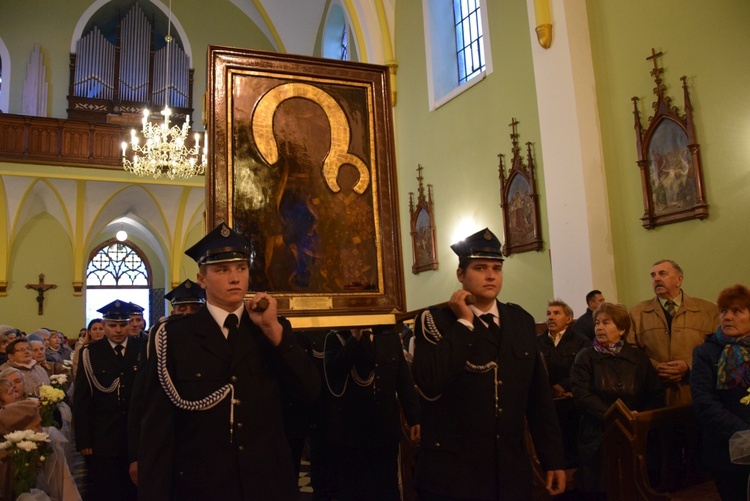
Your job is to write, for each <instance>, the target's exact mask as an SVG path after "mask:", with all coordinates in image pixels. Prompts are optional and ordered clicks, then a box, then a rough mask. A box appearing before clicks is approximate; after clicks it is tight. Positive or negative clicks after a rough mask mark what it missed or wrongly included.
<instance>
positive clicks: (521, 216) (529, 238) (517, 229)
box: [498, 118, 542, 256]
mask: <svg viewBox="0 0 750 501" xmlns="http://www.w3.org/2000/svg"><path fill="white" fill-rule="evenodd" d="M518 124H519V122H518V121H517V120H516V119H515V118H513V120H512V121H511V123H510V127H511V130H512V132H511V134H510V139H511V143H512V144H513V148H512V151H513V158H512V159H511V162H510V167H509V168H508V169H507V170H506V168H505V155H503V154H502V153H501V154H499V155H498V157H499V158H500V165H499V167H498V173H499V177H500V197H501V198H500V200H501V202H500V207H501V208H502V210H503V229H504V231H505V245H503V254H505V255H506V256H509V255H511V254H512V253H514V252H527V251H532V250H534V251H539V250H541V249H542V236H541V231H540V229H541V225H540V223H539V195H537V193H536V183H535V175H534V171H535V168H536V167H535V165H534V157H533V155H532V149H531V143H526V159H525V160H524V158H523V156H522V155H521V148H520V146H519V144H518V138H519V134H518V129H517V127H518Z"/></svg>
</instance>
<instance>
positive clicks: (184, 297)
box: [164, 278, 206, 306]
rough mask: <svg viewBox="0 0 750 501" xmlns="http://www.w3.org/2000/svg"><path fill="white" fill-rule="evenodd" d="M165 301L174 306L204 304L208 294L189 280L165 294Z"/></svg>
mask: <svg viewBox="0 0 750 501" xmlns="http://www.w3.org/2000/svg"><path fill="white" fill-rule="evenodd" d="M164 299H166V300H168V301H169V302H170V303H172V305H173V306H174V305H178V304H203V303H205V302H206V292H205V291H204V290H203V289H202V288H201V286H200V285H198V284H196V283H195V282H193V281H192V280H190V279H189V278H188V279H187V280H185V281H184V282H182V283H181V284H180V285H178V286H177V287H175V288H174V289H172V290H171V291H169V293H168V294H164Z"/></svg>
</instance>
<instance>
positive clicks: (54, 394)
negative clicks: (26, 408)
mask: <svg viewBox="0 0 750 501" xmlns="http://www.w3.org/2000/svg"><path fill="white" fill-rule="evenodd" d="M52 377H54V376H52ZM63 377H64V376H63ZM64 398H65V392H64V391H62V390H61V389H60V388H55V387H53V386H49V385H46V384H43V385H42V386H41V387H40V388H39V414H40V415H41V416H42V426H54V427H58V426H59V423H58V422H57V421H55V418H54V414H55V410H56V409H57V404H58V403H59V402H62V400H63V399H64Z"/></svg>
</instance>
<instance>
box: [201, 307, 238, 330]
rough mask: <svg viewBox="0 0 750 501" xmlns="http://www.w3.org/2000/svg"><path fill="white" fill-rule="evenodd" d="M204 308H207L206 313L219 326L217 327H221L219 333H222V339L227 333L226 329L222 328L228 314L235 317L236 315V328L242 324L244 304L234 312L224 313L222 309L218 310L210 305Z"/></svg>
mask: <svg viewBox="0 0 750 501" xmlns="http://www.w3.org/2000/svg"><path fill="white" fill-rule="evenodd" d="M206 308H208V312H209V313H210V314H211V316H212V317H213V318H214V320H215V321H216V323H217V324H219V327H221V332H223V333H224V337H227V335H228V334H229V331H228V330H227V328H226V327H224V321H225V320H226V319H227V317H228V316H229V314H230V313H234V314H235V315H237V327H239V326H240V323H241V322H242V311H243V310H244V309H245V303H242V304H241V305H240V307H239V308H237V309H236V310H234V311H226V310H224V309H222V308H219V307H218V306H214V305H212V304H211V303H206Z"/></svg>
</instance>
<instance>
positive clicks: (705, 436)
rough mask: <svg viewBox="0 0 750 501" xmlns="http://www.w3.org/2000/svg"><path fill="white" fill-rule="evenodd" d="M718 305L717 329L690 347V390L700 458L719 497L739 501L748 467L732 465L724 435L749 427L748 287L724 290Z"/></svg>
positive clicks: (749, 303)
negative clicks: (691, 356) (691, 353)
mask: <svg viewBox="0 0 750 501" xmlns="http://www.w3.org/2000/svg"><path fill="white" fill-rule="evenodd" d="M717 304H718V305H719V310H720V312H719V321H720V324H719V328H718V329H717V331H716V332H715V333H714V334H711V335H709V336H707V337H706V342H705V343H703V344H702V345H700V346H697V347H696V348H695V350H693V370H692V371H691V372H690V389H691V391H692V394H693V409H694V410H695V417H696V419H697V420H698V424H699V425H700V426H701V432H702V433H701V437H702V441H703V447H702V448H701V455H702V459H703V462H704V464H706V466H707V467H708V468H709V469H710V470H711V472H712V474H713V476H714V480H715V481H716V486H717V487H718V489H719V493H720V494H721V498H722V499H723V500H724V501H726V500H734V499H737V500H743V501H744V500H745V499H747V493H748V492H747V491H748V490H747V481H748V474H749V473H750V466H747V465H736V464H732V462H731V460H730V458H729V438H730V437H731V436H732V435H733V434H735V433H736V432H739V431H747V430H750V406H749V405H748V404H747V403H745V402H740V400H741V399H743V397H746V396H747V395H748V387H750V289H748V288H747V287H745V286H743V285H734V286H732V287H729V288H727V289H724V290H723V291H721V294H720V295H719V299H718V300H717Z"/></svg>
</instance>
